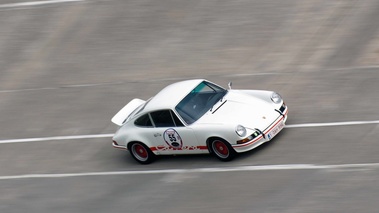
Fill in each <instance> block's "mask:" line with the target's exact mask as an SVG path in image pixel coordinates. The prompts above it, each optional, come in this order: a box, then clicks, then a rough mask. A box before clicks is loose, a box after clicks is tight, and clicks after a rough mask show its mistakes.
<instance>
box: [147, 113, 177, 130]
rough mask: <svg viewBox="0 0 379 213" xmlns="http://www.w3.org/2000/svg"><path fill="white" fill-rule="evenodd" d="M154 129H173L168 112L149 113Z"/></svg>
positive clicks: (172, 122)
mask: <svg viewBox="0 0 379 213" xmlns="http://www.w3.org/2000/svg"><path fill="white" fill-rule="evenodd" d="M150 115H151V118H152V119H153V121H154V124H155V126H156V127H174V126H175V123H174V121H173V120H172V117H171V113H170V110H160V111H155V112H152V113H150Z"/></svg>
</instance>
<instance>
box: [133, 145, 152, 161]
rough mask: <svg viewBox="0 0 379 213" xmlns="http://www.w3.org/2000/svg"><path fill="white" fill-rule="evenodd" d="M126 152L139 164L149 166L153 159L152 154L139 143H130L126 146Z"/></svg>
mask: <svg viewBox="0 0 379 213" xmlns="http://www.w3.org/2000/svg"><path fill="white" fill-rule="evenodd" d="M128 150H129V152H130V154H131V155H132V157H133V158H134V160H136V161H137V162H138V163H140V164H149V163H151V162H153V161H154V159H155V155H154V153H153V152H152V151H151V150H150V149H149V148H148V147H147V146H146V145H145V144H143V143H141V142H132V143H131V144H130V145H129V146H128Z"/></svg>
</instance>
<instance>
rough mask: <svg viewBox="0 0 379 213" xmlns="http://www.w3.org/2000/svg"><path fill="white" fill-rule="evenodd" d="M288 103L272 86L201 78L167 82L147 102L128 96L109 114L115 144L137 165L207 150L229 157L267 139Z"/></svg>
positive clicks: (282, 121) (277, 126)
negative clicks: (256, 86)
mask: <svg viewBox="0 0 379 213" xmlns="http://www.w3.org/2000/svg"><path fill="white" fill-rule="evenodd" d="M287 114H288V108H287V106H286V104H285V103H284V101H283V100H282V98H281V96H280V95H279V94H278V93H276V92H272V91H262V90H234V89H231V83H230V84H229V89H228V90H227V89H224V88H222V87H220V86H218V85H216V84H214V83H212V82H209V81H207V80H204V79H197V80H187V81H181V82H177V83H174V84H171V85H169V86H167V87H166V88H164V89H163V90H161V91H160V92H159V93H158V94H157V95H155V96H154V97H152V98H150V99H149V100H147V101H144V100H141V99H133V100H132V101H130V102H129V103H128V104H127V105H125V106H124V107H123V108H122V109H121V110H120V111H119V112H118V113H117V114H116V115H115V116H114V117H113V118H112V122H113V123H115V124H116V125H118V126H120V128H119V129H118V131H117V132H116V133H115V135H114V136H113V146H114V147H115V148H120V149H126V150H129V151H130V154H131V155H132V156H133V158H134V159H135V160H136V161H138V162H139V163H142V164H148V163H150V162H152V161H153V160H154V158H155V156H156V155H174V154H200V153H211V154H213V155H214V156H216V157H217V158H218V159H220V160H222V161H229V160H231V159H233V158H234V157H235V156H236V154H237V153H240V152H246V151H249V150H252V149H254V148H256V147H257V146H259V145H261V144H263V143H265V142H268V141H270V140H271V139H272V138H273V137H274V136H275V135H277V134H278V133H279V132H280V131H281V130H282V129H283V128H284V125H285V122H286V120H287Z"/></svg>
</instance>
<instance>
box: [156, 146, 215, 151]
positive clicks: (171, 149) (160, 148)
mask: <svg viewBox="0 0 379 213" xmlns="http://www.w3.org/2000/svg"><path fill="white" fill-rule="evenodd" d="M150 149H151V151H179V150H190V151H193V150H207V149H208V148H207V146H183V147H181V148H173V147H168V146H154V147H150Z"/></svg>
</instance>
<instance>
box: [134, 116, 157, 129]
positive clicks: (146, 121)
mask: <svg viewBox="0 0 379 213" xmlns="http://www.w3.org/2000/svg"><path fill="white" fill-rule="evenodd" d="M134 124H135V125H136V126H141V127H153V124H152V123H151V120H150V117H149V114H144V115H142V116H141V117H139V118H137V119H136V121H135V122H134Z"/></svg>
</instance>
